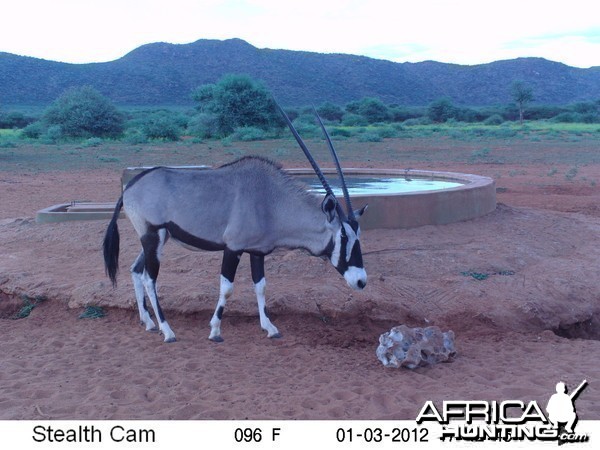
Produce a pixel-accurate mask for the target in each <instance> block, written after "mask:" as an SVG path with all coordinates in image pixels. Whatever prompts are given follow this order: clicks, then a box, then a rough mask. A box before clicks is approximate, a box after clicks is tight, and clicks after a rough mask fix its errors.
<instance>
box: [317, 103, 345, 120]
mask: <svg viewBox="0 0 600 450" xmlns="http://www.w3.org/2000/svg"><path fill="white" fill-rule="evenodd" d="M317 112H318V113H319V116H321V118H322V119H324V120H330V121H332V122H339V121H340V120H342V117H344V110H343V109H342V108H341V107H340V106H338V105H334V104H333V103H330V102H325V103H323V104H322V105H321V106H319V107H318V108H317Z"/></svg>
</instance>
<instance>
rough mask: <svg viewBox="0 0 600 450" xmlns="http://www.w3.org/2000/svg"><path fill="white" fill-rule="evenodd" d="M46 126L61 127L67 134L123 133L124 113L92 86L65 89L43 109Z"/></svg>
mask: <svg viewBox="0 0 600 450" xmlns="http://www.w3.org/2000/svg"><path fill="white" fill-rule="evenodd" d="M43 121H44V122H45V123H46V125H48V126H49V127H52V126H55V127H56V126H58V127H60V130H61V133H62V135H63V136H67V137H84V138H89V137H117V136H119V135H120V134H122V133H123V122H124V120H123V116H122V114H121V113H120V112H119V111H118V110H117V108H116V107H115V106H114V105H113V104H112V103H111V102H110V101H109V100H108V99H107V98H106V97H104V96H103V95H102V94H100V93H99V92H98V91H96V90H95V89H94V88H92V87H91V86H80V87H74V88H71V89H68V90H67V91H65V92H64V93H63V94H62V95H61V96H60V97H59V98H58V99H57V100H55V102H54V103H53V104H52V105H50V107H49V108H48V109H47V110H46V111H45V112H44V115H43Z"/></svg>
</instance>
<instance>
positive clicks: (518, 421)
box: [417, 380, 589, 445]
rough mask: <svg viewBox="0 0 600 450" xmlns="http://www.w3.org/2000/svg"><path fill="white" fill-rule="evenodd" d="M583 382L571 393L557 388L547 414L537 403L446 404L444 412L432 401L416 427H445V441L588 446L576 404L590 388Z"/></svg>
mask: <svg viewBox="0 0 600 450" xmlns="http://www.w3.org/2000/svg"><path fill="white" fill-rule="evenodd" d="M587 384H588V383H587V380H583V381H582V382H581V383H580V384H579V386H577V387H576V388H575V389H574V390H573V391H572V392H571V393H568V391H567V386H566V385H565V383H563V382H562V381H561V382H559V383H557V384H556V393H554V394H552V396H551V397H550V399H549V400H548V404H547V405H546V409H545V410H546V413H544V411H543V410H542V408H540V406H539V405H538V403H537V402H536V401H530V402H528V403H525V402H523V401H521V400H506V401H503V402H497V401H481V400H474V401H463V400H452V401H444V402H443V404H442V408H441V410H440V409H438V408H437V407H436V406H435V405H434V403H433V402H432V401H427V402H426V403H425V405H423V407H422V408H421V411H420V412H419V415H418V417H417V423H418V424H421V423H423V422H437V423H438V424H440V425H442V434H441V436H440V439H441V440H442V441H460V440H464V441H486V440H489V441H524V440H529V441H534V440H543V441H558V443H559V445H561V444H564V443H568V442H588V441H589V435H587V434H584V433H579V434H578V433H577V432H576V431H575V426H576V424H577V420H578V417H577V411H576V409H575V400H577V398H578V397H579V395H580V394H581V392H582V391H583V390H584V389H585V387H586V386H587Z"/></svg>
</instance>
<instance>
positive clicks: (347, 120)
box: [342, 112, 369, 127]
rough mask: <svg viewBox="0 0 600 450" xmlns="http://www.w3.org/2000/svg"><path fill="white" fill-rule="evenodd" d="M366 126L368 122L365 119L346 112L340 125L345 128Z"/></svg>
mask: <svg viewBox="0 0 600 450" xmlns="http://www.w3.org/2000/svg"><path fill="white" fill-rule="evenodd" d="M368 124H369V122H367V119H365V118H364V117H363V116H361V115H360V114H354V113H350V112H348V113H346V114H344V117H343V118H342V125H344V126H345V127H358V126H366V125H368Z"/></svg>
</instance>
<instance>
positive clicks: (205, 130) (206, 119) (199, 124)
mask: <svg viewBox="0 0 600 450" xmlns="http://www.w3.org/2000/svg"><path fill="white" fill-rule="evenodd" d="M187 131H188V133H189V134H191V135H192V136H196V137H199V138H201V139H213V138H217V137H219V134H220V132H219V122H218V118H217V116H216V115H215V114H211V113H199V114H196V115H195V116H193V117H192V118H191V119H190V120H189V122H188V125H187Z"/></svg>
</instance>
